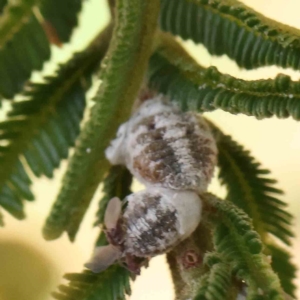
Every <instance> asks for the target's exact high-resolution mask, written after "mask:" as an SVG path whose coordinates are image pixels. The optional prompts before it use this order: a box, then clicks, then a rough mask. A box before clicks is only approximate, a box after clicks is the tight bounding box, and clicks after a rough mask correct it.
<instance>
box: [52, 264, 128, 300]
mask: <svg viewBox="0 0 300 300" xmlns="http://www.w3.org/2000/svg"><path fill="white" fill-rule="evenodd" d="M65 278H66V279H68V280H69V281H70V283H69V285H68V286H65V285H62V286H59V288H58V289H59V292H55V293H53V296H54V298H55V299H58V300H96V299H105V300H125V294H127V295H130V284H129V272H128V271H127V270H125V269H124V268H122V267H119V266H112V267H110V268H109V269H107V270H106V271H104V272H101V273H99V274H95V273H92V272H91V271H84V272H82V273H73V274H66V275H65Z"/></svg>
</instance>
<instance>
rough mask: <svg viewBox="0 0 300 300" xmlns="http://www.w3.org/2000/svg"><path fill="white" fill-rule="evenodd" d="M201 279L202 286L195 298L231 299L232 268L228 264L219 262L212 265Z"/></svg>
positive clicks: (204, 299)
mask: <svg viewBox="0 0 300 300" xmlns="http://www.w3.org/2000/svg"><path fill="white" fill-rule="evenodd" d="M200 281H201V283H200V288H199V291H198V293H197V296H196V297H195V298H194V300H226V299H231V296H232V295H231V294H230V293H229V291H230V287H231V270H230V267H229V265H228V264H226V263H222V262H219V263H216V264H214V265H212V266H211V267H210V269H209V271H208V272H207V274H205V275H203V276H202V277H201V279H200Z"/></svg>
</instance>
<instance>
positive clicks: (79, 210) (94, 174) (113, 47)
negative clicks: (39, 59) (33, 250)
mask: <svg viewBox="0 0 300 300" xmlns="http://www.w3.org/2000/svg"><path fill="white" fill-rule="evenodd" d="M149 11H152V13H151V14H150V13H149V14H148V12H149ZM158 13H159V0H152V1H140V0H120V1H118V2H117V8H116V26H115V28H114V33H113V38H112V41H111V43H110V48H109V51H108V54H107V56H106V59H105V61H104V62H103V66H104V67H103V68H102V69H101V72H100V78H101V79H102V84H101V85H100V89H99V91H98V93H97V96H96V98H95V105H94V106H93V108H92V111H91V116H90V119H89V120H88V122H87V123H86V124H85V126H84V128H83V129H82V131H81V133H80V137H79V140H78V144H77V146H76V148H75V152H74V155H73V157H72V159H71V160H70V163H69V165H68V169H67V172H66V174H65V177H64V179H63V182H64V184H63V186H62V188H61V191H60V193H59V195H58V198H57V200H56V202H55V204H54V206H53V208H52V210H51V212H50V215H49V217H48V218H47V221H46V224H45V227H44V231H43V233H44V237H45V238H46V239H55V238H58V237H59V236H60V235H61V234H62V233H63V232H64V231H66V232H67V233H68V235H69V238H70V239H71V240H74V239H75V236H76V233H77V231H78V229H79V226H80V223H81V221H82V218H83V216H84V214H85V212H86V210H87V208H88V206H89V204H90V201H91V199H92V196H93V194H94V192H95V191H96V189H97V187H98V185H99V183H100V182H101V180H102V179H103V177H104V175H105V173H106V172H107V170H108V168H109V163H108V161H107V160H106V158H105V155H104V151H105V149H106V147H107V146H108V145H109V143H110V141H111V140H112V139H113V138H114V136H115V133H116V131H117V129H118V127H119V125H120V124H121V123H123V122H124V121H125V120H126V119H127V118H128V117H129V115H130V113H131V107H132V105H133V102H134V100H135V97H136V95H137V93H138V90H139V88H140V86H141V84H142V79H143V76H144V72H145V70H146V66H147V63H148V60H149V57H150V52H151V49H152V48H151V47H152V42H153V37H154V33H155V30H156V26H157V17H158ZM86 149H89V154H88V155H87V152H86Z"/></svg>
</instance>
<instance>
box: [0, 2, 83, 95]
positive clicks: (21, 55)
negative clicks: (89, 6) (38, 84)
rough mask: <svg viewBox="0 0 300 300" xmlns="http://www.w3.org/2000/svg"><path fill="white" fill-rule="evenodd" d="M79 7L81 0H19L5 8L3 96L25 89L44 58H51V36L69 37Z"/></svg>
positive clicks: (0, 54) (0, 59) (0, 25)
mask: <svg viewBox="0 0 300 300" xmlns="http://www.w3.org/2000/svg"><path fill="white" fill-rule="evenodd" d="M40 2H41V3H40ZM39 4H41V7H40V9H41V10H40V11H38V8H39V7H38V6H37V5H39ZM80 9H81V1H79V0H72V1H71V0H69V1H53V0H43V1H39V0H26V1H23V0H17V1H11V3H9V4H8V5H7V6H6V7H5V8H4V11H3V13H2V16H1V19H0V65H1V69H0V94H1V95H2V96H4V97H6V98H11V97H13V96H14V95H15V94H16V93H18V92H20V91H21V90H22V88H23V87H24V84H25V83H26V81H27V80H28V79H29V78H30V75H31V72H32V71H33V70H41V69H42V66H43V63H44V61H46V60H48V59H49V58H50V44H49V41H48V38H49V39H50V40H51V39H53V37H52V35H54V36H56V35H57V36H58V38H59V39H60V40H61V41H63V42H66V41H68V40H69V38H70V35H71V32H72V30H73V28H74V27H75V26H76V25H77V14H78V12H79V11H80ZM37 11H38V12H37ZM40 13H42V14H40ZM43 18H46V21H47V22H44V20H43ZM45 30H46V32H45ZM47 35H48V37H47Z"/></svg>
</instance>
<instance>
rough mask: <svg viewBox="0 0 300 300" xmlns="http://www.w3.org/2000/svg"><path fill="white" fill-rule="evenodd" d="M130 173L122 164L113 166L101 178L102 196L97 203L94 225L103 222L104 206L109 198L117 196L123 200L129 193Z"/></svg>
mask: <svg viewBox="0 0 300 300" xmlns="http://www.w3.org/2000/svg"><path fill="white" fill-rule="evenodd" d="M131 183H132V175H131V174H130V172H129V171H128V170H127V169H126V168H125V167H123V166H113V167H111V169H110V170H109V172H108V174H107V176H106V178H105V179H104V180H103V194H104V195H103V197H102V198H101V200H100V203H99V209H98V212H97V220H96V222H95V225H100V224H103V221H104V214H105V210H106V206H107V204H108V202H109V200H110V199H112V198H113V197H118V198H119V199H121V200H123V199H124V198H125V197H126V196H128V195H129V194H131V189H130V186H131Z"/></svg>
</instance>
